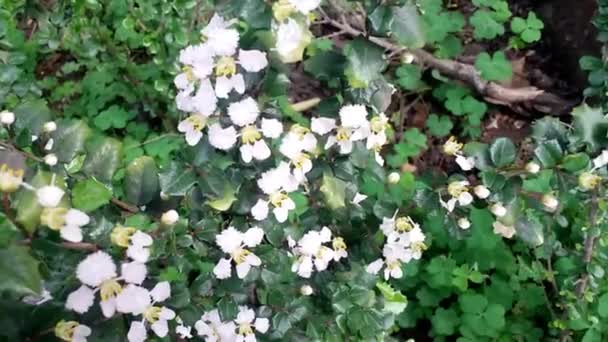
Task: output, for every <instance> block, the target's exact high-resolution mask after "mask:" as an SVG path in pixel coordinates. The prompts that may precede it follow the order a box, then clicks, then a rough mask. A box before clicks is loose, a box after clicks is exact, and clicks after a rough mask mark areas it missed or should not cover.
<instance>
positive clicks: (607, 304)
mask: <svg viewBox="0 0 608 342" xmlns="http://www.w3.org/2000/svg"><path fill="white" fill-rule="evenodd" d="M597 313H598V314H599V315H600V316H601V317H603V318H606V317H608V293H604V294H603V295H601V296H600V298H599V299H598V300H597Z"/></svg>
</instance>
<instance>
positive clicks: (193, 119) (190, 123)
mask: <svg viewBox="0 0 608 342" xmlns="http://www.w3.org/2000/svg"><path fill="white" fill-rule="evenodd" d="M206 125H207V117H206V116H204V115H201V114H195V115H190V116H189V117H188V118H186V119H185V120H182V121H180V123H179V124H178V125H177V130H178V131H179V132H182V133H184V134H185V135H186V142H187V143H188V145H190V146H194V145H196V144H198V142H199V141H200V140H201V138H202V137H203V128H205V126H206Z"/></svg>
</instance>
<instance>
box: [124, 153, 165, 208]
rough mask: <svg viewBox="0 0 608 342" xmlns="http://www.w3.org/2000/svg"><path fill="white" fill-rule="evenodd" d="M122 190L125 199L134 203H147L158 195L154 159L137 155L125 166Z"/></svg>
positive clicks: (156, 170)
mask: <svg viewBox="0 0 608 342" xmlns="http://www.w3.org/2000/svg"><path fill="white" fill-rule="evenodd" d="M124 190H125V194H126V197H127V201H129V202H130V203H133V204H136V205H144V204H148V203H150V201H152V200H153V199H154V198H156V197H157V196H158V191H159V184H158V169H157V167H156V163H155V162H154V159H152V158H151V157H148V156H143V157H139V158H137V159H135V160H133V161H132V162H131V163H130V164H129V166H127V170H126V172H125V181H124Z"/></svg>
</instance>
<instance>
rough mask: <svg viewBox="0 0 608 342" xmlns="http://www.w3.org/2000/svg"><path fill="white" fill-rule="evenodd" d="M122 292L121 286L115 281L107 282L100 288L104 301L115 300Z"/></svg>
mask: <svg viewBox="0 0 608 342" xmlns="http://www.w3.org/2000/svg"><path fill="white" fill-rule="evenodd" d="M121 291H122V287H121V286H120V284H119V283H118V282H117V281H116V280H114V279H110V280H106V281H104V282H103V283H101V285H100V286H99V293H100V296H101V300H102V301H106V300H108V299H111V298H114V297H116V296H118V294H119V293H120V292H121Z"/></svg>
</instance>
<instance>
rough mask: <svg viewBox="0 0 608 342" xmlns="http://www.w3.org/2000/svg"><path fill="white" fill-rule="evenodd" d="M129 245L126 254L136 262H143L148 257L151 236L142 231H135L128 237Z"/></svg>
mask: <svg viewBox="0 0 608 342" xmlns="http://www.w3.org/2000/svg"><path fill="white" fill-rule="evenodd" d="M129 242H130V244H129V247H128V248H127V256H128V257H129V258H131V259H133V260H135V261H137V262H141V263H145V262H146V261H148V258H149V257H150V248H149V247H150V246H151V245H152V242H153V240H152V237H151V236H150V235H148V234H146V233H144V232H142V231H139V230H138V231H136V232H135V233H134V234H133V235H131V238H130V239H129Z"/></svg>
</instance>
